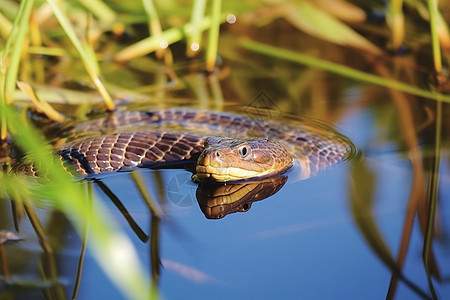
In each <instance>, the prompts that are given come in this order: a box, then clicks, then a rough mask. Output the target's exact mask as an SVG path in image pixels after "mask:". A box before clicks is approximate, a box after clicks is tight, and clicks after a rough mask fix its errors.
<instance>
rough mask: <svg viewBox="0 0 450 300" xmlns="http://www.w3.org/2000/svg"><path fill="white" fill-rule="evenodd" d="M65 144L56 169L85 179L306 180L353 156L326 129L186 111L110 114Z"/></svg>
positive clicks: (344, 141)
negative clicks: (148, 171)
mask: <svg viewBox="0 0 450 300" xmlns="http://www.w3.org/2000/svg"><path fill="white" fill-rule="evenodd" d="M65 137H66V139H67V140H68V142H66V143H65V144H63V145H62V146H61V147H60V148H59V150H58V154H59V156H60V158H61V161H62V162H63V164H64V165H65V166H68V167H66V168H67V170H70V171H72V172H74V173H75V174H77V175H80V176H84V177H86V176H95V175H98V174H104V173H109V172H116V171H119V170H130V169H134V168H138V167H144V168H164V167H170V166H172V165H179V164H183V165H185V166H188V165H191V166H192V165H194V167H193V168H195V171H194V172H195V175H194V178H195V180H196V181H215V182H238V181H242V180H253V179H263V178H269V177H273V176H278V175H280V174H283V173H285V172H286V171H288V170H289V169H291V168H292V166H293V165H294V164H298V165H299V166H300V174H299V177H300V179H304V178H308V177H310V176H312V175H315V174H317V173H318V172H319V171H320V170H323V169H325V168H328V167H330V166H332V165H334V164H336V163H338V162H340V161H342V160H345V159H347V158H348V157H350V156H351V153H353V152H354V145H353V144H352V142H351V141H350V140H349V139H348V138H346V137H345V136H343V135H341V134H339V133H337V132H336V131H334V130H332V129H331V128H330V127H326V126H323V125H320V126H314V124H313V125H311V124H308V123H302V122H289V123H282V122H279V121H275V120H271V119H269V118H268V117H265V118H258V117H256V116H253V115H252V116H243V115H240V114H234V113H224V112H215V111H208V110H193V109H186V108H172V109H162V110H155V111H127V112H121V113H113V114H111V115H110V116H108V117H106V118H99V119H95V120H91V121H87V122H85V123H81V124H77V125H74V126H73V127H71V128H69V129H67V130H66V131H65ZM187 168H188V167H187ZM38 171H39V170H38V168H37V170H36V166H31V167H30V168H29V169H28V170H27V172H28V173H33V174H35V175H37V173H38Z"/></svg>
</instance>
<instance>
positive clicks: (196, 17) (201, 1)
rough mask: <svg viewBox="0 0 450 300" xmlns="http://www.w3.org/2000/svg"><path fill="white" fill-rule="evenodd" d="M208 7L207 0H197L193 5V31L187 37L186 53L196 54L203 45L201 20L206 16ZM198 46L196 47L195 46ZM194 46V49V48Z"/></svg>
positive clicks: (189, 54)
mask: <svg viewBox="0 0 450 300" xmlns="http://www.w3.org/2000/svg"><path fill="white" fill-rule="evenodd" d="M205 8H206V0H195V1H194V3H193V5H192V11H191V21H190V23H191V24H192V32H191V35H190V36H189V37H188V39H187V44H186V54H187V56H194V55H195V54H196V53H198V51H199V50H200V49H201V47H202V31H203V30H202V28H201V20H202V19H203V18H204V15H205ZM195 46H197V47H198V48H197V49H195V48H194V47H195ZM193 48H194V49H193Z"/></svg>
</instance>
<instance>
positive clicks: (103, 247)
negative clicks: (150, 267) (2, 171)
mask: <svg viewBox="0 0 450 300" xmlns="http://www.w3.org/2000/svg"><path fill="white" fill-rule="evenodd" d="M0 111H1V112H4V113H6V114H7V116H8V123H9V126H10V128H14V130H13V131H12V137H13V139H14V141H15V143H16V144H17V146H19V147H20V148H22V149H23V150H24V152H26V153H30V154H31V155H32V157H33V159H34V161H35V163H36V164H37V166H41V167H40V170H41V173H42V174H46V175H47V176H46V177H47V178H48V182H47V183H45V184H41V183H39V182H37V181H36V180H35V179H34V178H28V177H25V178H17V177H15V176H12V175H10V176H0V185H1V186H2V187H3V188H5V189H6V188H8V187H9V188H10V189H11V190H15V189H17V186H21V185H26V186H28V187H30V188H29V192H30V193H31V194H32V195H33V196H35V197H37V199H45V200H46V201H51V203H52V205H53V207H54V208H56V209H59V210H61V211H62V212H63V213H64V214H65V215H66V216H67V217H68V218H69V219H70V220H71V222H72V224H73V225H74V227H75V229H76V230H77V231H78V233H79V234H80V236H82V235H83V232H84V229H85V226H86V225H87V226H88V231H89V235H90V240H89V241H88V247H89V248H90V250H91V251H92V254H93V256H94V257H95V259H96V261H97V262H98V264H99V265H100V267H101V268H102V269H103V270H104V271H105V274H106V275H107V276H109V278H110V279H111V280H112V281H113V282H114V283H115V284H116V285H117V287H118V288H119V289H121V290H122V291H123V292H124V294H125V295H127V297H128V298H130V299H148V297H149V290H148V282H149V279H148V274H146V273H145V272H144V270H143V269H142V267H141V263H140V262H139V260H138V256H137V254H136V252H135V249H134V247H133V245H132V243H131V241H130V240H129V239H128V238H127V236H126V235H125V234H124V233H122V231H121V230H120V229H119V228H118V226H117V225H116V224H115V223H114V222H113V220H111V219H110V217H109V214H105V212H107V208H106V207H104V205H103V204H102V203H101V202H96V203H95V209H93V207H92V206H91V205H90V204H89V202H88V201H87V198H88V197H87V195H86V193H85V190H84V189H83V186H82V185H81V184H79V183H78V184H77V183H75V182H73V180H72V178H71V177H70V175H69V174H67V173H66V172H65V171H64V169H63V168H62V166H61V164H60V161H59V158H57V157H55V156H54V155H52V154H51V153H49V151H48V148H47V147H46V146H45V145H46V143H45V141H44V140H43V138H41V135H40V134H39V132H38V131H37V130H36V129H34V128H33V127H32V126H30V124H25V123H24V122H23V121H22V120H20V119H19V118H18V117H17V116H16V115H15V112H14V111H13V110H12V109H11V108H10V107H8V106H6V105H4V104H3V103H1V102H0ZM19 180H20V181H19ZM37 203H38V204H39V203H40V202H37Z"/></svg>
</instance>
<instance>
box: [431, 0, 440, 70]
mask: <svg viewBox="0 0 450 300" xmlns="http://www.w3.org/2000/svg"><path fill="white" fill-rule="evenodd" d="M427 3H428V13H429V14H430V31H431V45H432V47H433V62H434V70H435V71H436V72H437V73H438V74H439V73H442V58H441V48H440V45H439V36H438V31H437V26H438V25H437V21H438V20H437V15H438V7H437V0H427Z"/></svg>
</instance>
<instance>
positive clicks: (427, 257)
mask: <svg viewBox="0 0 450 300" xmlns="http://www.w3.org/2000/svg"><path fill="white" fill-rule="evenodd" d="M441 132H442V103H441V102H440V101H439V98H437V102H436V133H435V145H434V157H433V162H434V164H433V167H432V172H431V174H430V181H429V182H430V186H429V193H428V201H429V202H428V220H427V224H426V229H425V237H424V245H423V254H422V255H423V262H424V265H425V270H426V273H427V280H428V286H429V288H430V291H431V295H432V296H433V299H437V295H436V292H435V290H434V285H433V281H432V278H431V268H430V261H431V251H432V249H431V247H432V242H433V236H434V230H433V229H434V224H435V223H434V221H435V213H436V204H437V199H438V186H439V163H440V151H441Z"/></svg>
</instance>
